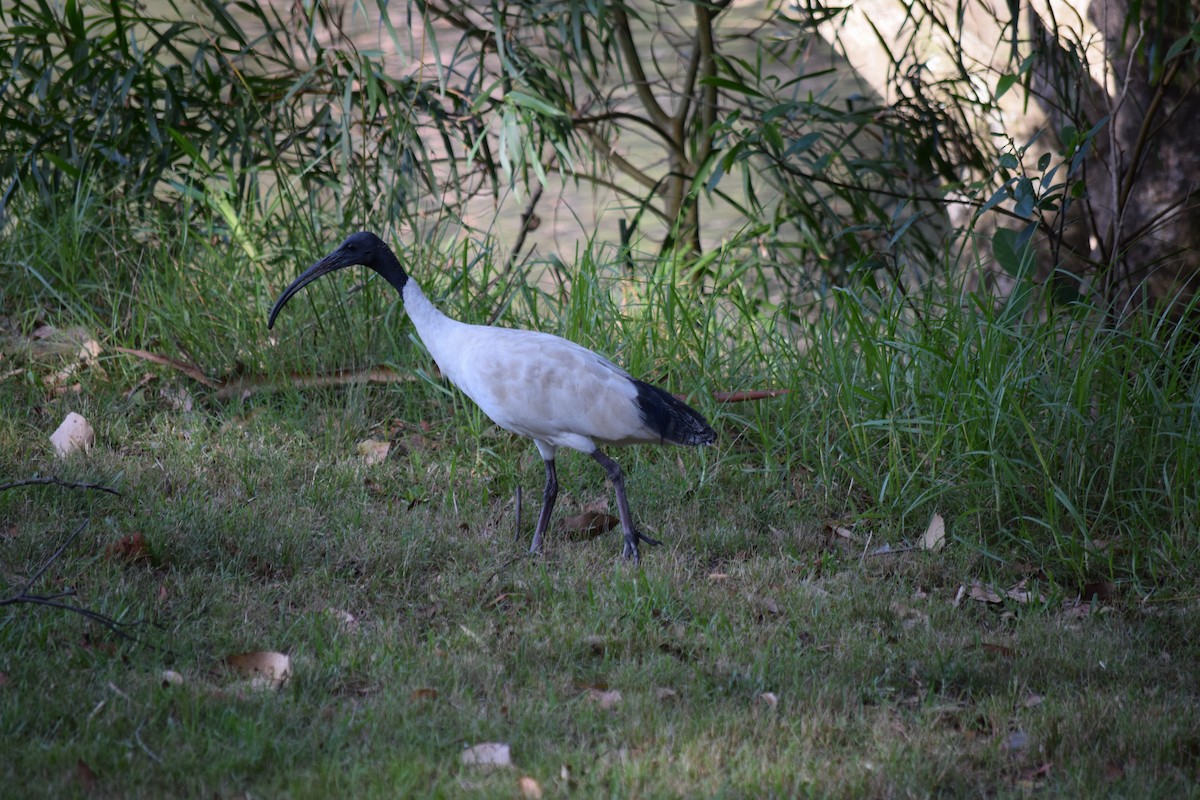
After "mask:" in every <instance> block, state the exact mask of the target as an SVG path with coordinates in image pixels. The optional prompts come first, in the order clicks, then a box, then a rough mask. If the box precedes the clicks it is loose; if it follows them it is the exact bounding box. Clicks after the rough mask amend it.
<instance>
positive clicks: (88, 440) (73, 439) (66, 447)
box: [50, 411, 96, 458]
mask: <svg viewBox="0 0 1200 800" xmlns="http://www.w3.org/2000/svg"><path fill="white" fill-rule="evenodd" d="M50 443H51V444H53V445H54V451H55V452H56V453H57V454H58V457H59V458H66V457H67V456H69V455H71V453H74V452H75V451H76V450H87V449H88V448H90V447H91V446H92V445H93V444H95V443H96V432H95V431H94V430H92V426H91V425H90V424H89V423H88V421H87V420H86V419H84V418H83V417H82V416H81V415H79V414H76V413H75V412H74V411H72V412H71V413H70V414H67V416H66V419H64V420H63V421H62V424H61V425H59V426H58V430H56V431H54V433H52V434H50Z"/></svg>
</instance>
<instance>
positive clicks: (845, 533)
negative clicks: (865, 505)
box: [826, 524, 858, 542]
mask: <svg viewBox="0 0 1200 800" xmlns="http://www.w3.org/2000/svg"><path fill="white" fill-rule="evenodd" d="M826 527H828V529H829V531H830V532H831V533H833V534H834V535H835V536H839V537H841V538H842V539H847V540H849V541H851V542H857V541H858V534H857V533H855V532H854V531H852V530H850V529H849V528H847V527H845V526H844V525H833V524H830V525H828V526H826Z"/></svg>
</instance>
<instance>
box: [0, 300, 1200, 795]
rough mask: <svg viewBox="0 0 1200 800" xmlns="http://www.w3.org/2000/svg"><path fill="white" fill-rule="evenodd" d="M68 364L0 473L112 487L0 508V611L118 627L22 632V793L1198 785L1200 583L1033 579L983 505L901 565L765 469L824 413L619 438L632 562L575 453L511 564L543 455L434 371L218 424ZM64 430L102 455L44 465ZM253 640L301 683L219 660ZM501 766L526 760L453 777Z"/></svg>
mask: <svg viewBox="0 0 1200 800" xmlns="http://www.w3.org/2000/svg"><path fill="white" fill-rule="evenodd" d="M379 287H382V283H381V282H380V283H379V284H374V285H373V286H372V288H373V289H376V290H378V289H379ZM297 309H303V305H301V306H297ZM298 313H300V312H299V311H298ZM398 324H403V323H402V322H401V323H398ZM405 357H409V356H405ZM55 358H56V357H52V356H44V355H43V356H40V357H34V356H31V357H30V359H29V360H28V361H26V362H23V363H22V365H21V368H20V369H19V370H18V371H17V372H16V373H14V374H12V375H10V376H8V378H7V379H6V380H5V381H4V382H3V383H2V384H0V402H2V403H3V406H4V408H6V409H7V411H6V413H5V415H4V417H3V421H2V423H0V454H2V455H0V476H3V479H4V480H5V481H10V480H11V481H16V480H20V479H26V478H31V477H34V476H51V475H53V476H57V477H58V478H60V479H61V480H62V481H64V482H79V483H91V484H99V485H103V486H106V487H109V488H112V489H115V490H117V491H119V492H120V494H119V496H118V495H112V494H109V493H105V492H101V491H98V490H95V489H87V488H67V487H65V486H62V485H27V486H20V487H12V488H7V489H5V490H4V491H0V563H2V564H3V578H4V581H5V582H6V583H7V585H8V590H7V591H6V595H13V594H16V593H17V592H19V591H20V589H21V588H22V587H24V586H26V584H27V583H28V581H29V580H30V579H31V578H32V577H34V575H35V572H36V571H37V569H38V568H39V567H40V566H42V565H44V564H46V562H48V561H50V562H51V563H49V566H48V568H47V569H46V570H45V572H44V573H43V574H41V575H40V576H37V579H36V581H34V583H33V585H32V586H30V587H29V588H28V590H27V591H28V592H29V593H30V594H36V595H42V596H46V595H53V594H58V593H61V592H65V591H70V592H72V594H71V596H69V597H66V598H63V599H64V600H65V601H66V602H69V603H74V604H78V605H79V606H81V607H84V608H86V609H89V610H91V611H94V612H97V613H100V614H103V615H106V616H108V617H111V618H113V619H115V620H119V621H120V622H121V623H122V626H121V627H120V631H121V633H122V634H125V636H121V635H117V634H115V633H113V632H112V631H110V630H109V629H108V628H106V627H104V626H103V625H99V624H96V623H94V622H89V621H87V620H86V619H84V618H83V617H81V616H79V615H76V614H73V613H71V612H68V611H65V610H62V609H56V608H50V607H45V606H41V605H37V604H30V603H17V604H10V605H8V606H7V607H5V608H4V609H3V612H2V614H3V616H2V617H0V675H2V678H3V682H2V686H0V729H2V730H3V739H4V741H5V742H6V746H5V751H6V758H5V759H4V767H3V779H4V784H5V785H6V786H8V787H12V788H10V790H7V791H13V792H14V794H13V795H11V796H18V795H19V796H29V797H69V796H80V797H83V796H87V797H107V796H146V797H159V796H194V797H214V796H216V797H251V796H254V797H264V796H266V797H328V796H356V797H364V796H366V797H369V796H387V797H395V796H413V795H419V796H431V795H432V796H479V797H497V796H501V797H503V796H547V797H549V796H559V795H565V794H572V795H576V796H584V797H590V796H601V795H603V796H613V795H615V796H645V797H658V796H814V797H826V796H841V797H864V796H872V797H896V796H918V797H922V796H929V795H945V796H978V795H989V796H1016V795H1021V796H1024V795H1028V794H1036V795H1038V796H1063V797H1081V796H1100V795H1111V796H1139V797H1150V796H1160V797H1168V796H1169V797H1180V796H1185V795H1188V794H1194V793H1195V789H1194V782H1195V781H1196V779H1197V777H1200V697H1198V685H1197V682H1196V680H1195V672H1196V665H1197V663H1200V644H1198V643H1197V637H1196V635H1195V632H1196V631H1197V622H1198V619H1197V600H1196V597H1195V595H1194V593H1192V594H1191V595H1190V596H1189V594H1188V591H1187V590H1186V580H1181V581H1179V582H1176V583H1174V584H1170V583H1168V584H1167V589H1168V591H1166V593H1165V595H1160V594H1156V593H1154V592H1148V591H1144V590H1141V589H1139V587H1138V584H1137V583H1136V581H1134V580H1132V579H1130V578H1128V577H1127V576H1123V575H1122V574H1116V575H1115V576H1114V575H1113V574H1111V573H1106V572H1104V570H1100V573H1101V574H1104V575H1106V577H1105V578H1104V579H1103V580H1100V581H1097V582H1094V583H1093V584H1091V585H1090V586H1088V587H1084V586H1080V585H1072V584H1070V583H1069V581H1066V580H1057V581H1056V580H1051V579H1050V578H1049V577H1048V576H1047V571H1046V569H1044V568H1043V567H1042V566H1041V565H1039V563H1037V562H1036V561H1029V560H1025V559H1023V558H1022V557H1021V556H1020V553H1019V552H1014V551H1015V550H1019V548H1013V547H1011V546H1008V547H1007V549H1005V550H1004V558H1003V559H999V558H997V556H996V554H995V553H994V552H992V549H993V548H991V547H990V546H988V547H985V546H982V545H981V544H980V543H981V541H983V538H984V537H983V536H982V532H981V531H979V530H977V529H974V526H976V525H978V524H979V523H978V522H977V520H975V519H974V518H973V517H972V516H971V515H970V514H967V513H955V512H954V511H949V512H947V514H946V525H947V537H946V540H945V542H946V546H945V547H943V548H941V549H938V550H936V551H935V550H926V549H922V548H920V547H912V548H911V549H904V547H905V546H906V545H911V544H913V543H915V542H917V540H918V539H919V537H920V535H921V533H922V532H923V530H924V527H925V520H922V521H921V523H920V524H912V525H909V527H908V528H907V529H904V528H902V527H900V526H896V525H893V526H888V525H885V524H883V523H882V522H881V521H880V520H879V519H878V518H874V519H873V518H872V517H871V516H870V515H869V514H860V516H859V517H858V518H853V517H850V516H845V515H843V516H840V517H833V516H830V515H831V514H832V513H833V512H832V511H831V509H830V503H829V499H828V494H827V493H824V492H823V491H822V489H821V482H822V477H821V472H820V468H819V467H818V466H816V465H813V466H811V467H806V466H805V464H804V463H803V461H802V459H800V458H798V457H797V458H796V459H795V460H793V461H791V462H790V463H782V464H777V465H774V466H773V468H770V469H768V468H764V467H762V458H761V453H759V452H758V450H759V446H758V445H757V444H756V442H758V441H760V440H761V437H762V432H763V431H764V430H768V431H769V430H784V429H788V428H789V426H790V430H791V433H790V434H789V435H794V436H797V437H802V438H805V437H813V436H815V434H814V431H819V430H820V429H821V428H820V423H809V426H808V427H803V426H802V425H801V423H800V422H799V417H798V416H795V414H796V409H797V407H798V406H797V403H801V405H803V404H804V401H799V400H797V399H795V398H784V399H783V400H780V399H778V398H776V399H767V400H763V401H758V402H757V403H755V404H753V408H751V409H747V408H746V407H744V406H743V405H742V404H738V405H729V406H721V405H718V404H714V403H710V402H703V403H702V404H701V407H702V408H703V409H704V411H705V412H706V413H707V414H709V416H710V419H712V420H713V422H714V425H715V427H717V429H718V432H719V434H720V437H719V441H718V444H717V445H716V446H715V447H712V448H709V449H707V450H704V451H694V450H685V449H664V448H656V447H642V448H639V449H632V448H630V449H614V450H613V454H614V455H615V456H617V457H618V458H619V460H620V461H621V463H622V464H623V466H624V467H625V470H626V473H627V484H628V486H629V488H630V497H631V503H632V506H633V513H634V516H635V519H637V520H638V521H639V523H640V524H641V525H642V526H644V529H645V530H646V531H647V532H648V533H649V534H650V535H652V536H655V537H658V538H661V539H663V540H664V542H665V544H664V545H663V546H661V547H657V548H649V547H648V548H646V549H645V551H644V553H643V559H642V563H641V565H640V566H633V565H631V564H629V563H626V562H624V561H622V560H621V559H620V557H619V550H620V535H619V532H618V530H611V531H607V532H597V531H589V530H583V529H582V528H583V527H585V526H584V524H583V523H582V522H581V521H580V520H579V519H578V517H579V515H580V514H582V513H584V512H601V511H607V510H610V509H614V508H615V503H614V502H613V500H612V497H611V489H610V487H608V486H607V485H606V483H605V480H604V476H603V474H602V471H601V470H600V469H599V468H598V467H597V466H596V465H595V464H594V463H593V462H592V461H591V460H590V459H587V458H585V457H582V456H579V455H577V454H575V455H570V454H565V455H564V456H563V457H562V458H561V459H560V483H561V485H562V487H563V494H562V495H561V497H560V501H559V502H560V507H559V511H558V512H557V514H556V518H555V524H554V526H553V527H552V529H551V535H550V538H549V540H548V543H547V547H546V551H545V553H544V555H541V556H537V557H530V556H528V555H527V554H526V548H527V546H528V541H529V538H530V536H531V534H532V526H533V522H534V518H535V514H536V510H537V503H538V500H539V499H540V492H539V491H538V489H540V485H541V477H542V468H541V462H540V459H538V457H537V454H536V451H535V450H534V448H533V447H532V446H531V445H530V444H529V443H528V442H526V441H524V440H519V439H517V438H516V437H513V436H510V435H509V434H506V433H504V432H502V431H500V430H499V429H497V428H494V427H493V426H491V425H490V424H489V423H487V422H486V420H483V419H481V418H480V417H479V415H478V413H477V412H474V411H473V410H472V408H471V407H470V405H469V403H468V401H465V400H464V399H463V398H461V396H458V395H455V394H453V393H447V392H445V391H443V390H442V388H441V387H440V386H439V384H437V382H436V381H434V380H432V379H430V380H428V381H417V382H412V381H404V382H399V383H393V384H388V385H370V386H364V385H361V384H354V385H350V386H338V387H318V388H306V389H293V388H282V389H279V390H277V391H272V390H269V389H267V388H264V389H262V390H260V391H256V392H254V393H251V394H250V395H249V396H247V397H245V398H242V399H234V400H231V401H226V402H220V401H217V400H215V399H213V398H212V396H211V394H212V393H211V392H208V391H206V390H204V388H203V387H200V386H197V385H196V384H195V383H194V382H192V381H190V380H189V379H188V378H187V377H186V376H182V375H180V374H178V373H177V372H176V371H174V370H171V369H167V368H162V369H159V370H152V371H151V372H150V373H148V375H149V377H145V378H142V379H141V383H140V385H139V383H138V382H136V381H133V380H131V379H127V380H122V379H120V376H121V375H124V374H126V373H128V372H129V371H130V370H129V368H128V366H127V364H128V362H129V360H130V359H131V357H129V356H126V355H121V354H109V353H107V352H106V354H105V355H104V356H102V357H101V359H100V361H99V362H98V363H95V364H93V365H91V366H86V367H83V368H81V370H80V372H79V373H78V374H77V375H76V377H77V378H79V379H80V381H81V383H82V384H83V385H82V387H81V389H80V391H78V392H73V391H68V392H65V393H61V394H56V393H54V392H53V391H47V390H46V387H45V386H44V384H43V381H42V377H43V376H44V375H45V374H46V371H47V370H49V369H50V368H51V366H53V364H54V363H60V361H55ZM61 360H66V361H69V360H70V359H69V358H67V359H61ZM10 363H12V361H11V360H10ZM106 364H107V366H108V372H107V373H105V374H104V375H103V376H101V372H100V371H101V370H102V369H103V368H104V366H105V365H106ZM122 364H125V365H126V366H125V367H122ZM417 367H420V364H419V363H418V364H417V365H410V366H409V368H410V369H413V370H414V371H415V370H416V368H417ZM401 368H403V366H401ZM141 369H142V365H140V364H138V365H137V369H136V370H133V372H134V374H137V373H139V372H140V371H141ZM814 402H816V401H814ZM68 411H76V412H78V413H81V414H83V415H84V416H85V417H87V418H88V419H89V420H90V421H91V422H92V424H93V425H94V427H95V430H96V444H95V445H94V446H93V447H92V448H91V450H90V451H88V452H86V453H85V452H80V453H77V454H75V455H72V456H70V457H68V458H66V459H59V458H58V457H57V456H56V455H55V454H54V452H53V449H52V448H51V446H50V444H49V442H48V439H47V437H48V436H49V434H50V433H51V432H52V431H53V430H54V428H55V427H56V426H57V425H58V423H59V422H60V421H61V419H62V417H63V416H65V414H66V413H67V412H68ZM369 439H374V440H377V441H388V442H390V444H391V448H390V450H389V452H388V454H387V457H386V458H384V459H383V460H382V461H379V462H377V463H374V464H368V463H367V462H368V459H367V458H366V456H365V454H364V452H363V451H362V450H361V449H360V448H359V447H358V445H359V443H360V442H363V441H366V440H369ZM803 449H804V448H800V447H798V448H797V451H798V452H800V451H802V450H803ZM518 487H523V488H524V490H525V491H524V497H525V502H524V506H525V509H524V513H523V519H522V528H521V531H520V535H519V539H520V541H519V542H516V543H514V524H515V519H514V511H515V503H514V499H515V494H516V490H517V488H518ZM843 511H845V509H843ZM84 521H86V523H87V524H86V527H84V528H83V529H82V531H81V532H80V533H79V535H78V537H77V538H75V539H74V540H73V541H71V542H70V544H69V546H67V547H66V549H65V550H64V551H63V552H62V553H61V555H58V556H57V557H56V558H53V559H52V556H53V554H54V552H55V550H56V549H57V548H58V547H59V546H60V545H62V544H63V543H64V542H65V541H66V540H67V537H68V536H69V535H70V534H71V533H72V531H74V530H75V529H76V528H77V527H78V526H79V525H80V524H81V523H82V522H84ZM881 544H887V547H881ZM1183 568H1184V569H1185V570H1186V564H1185V565H1184V567H1183ZM1185 574H1186V573H1185ZM1113 577H1115V578H1116V580H1115V581H1114V580H1112V578H1113ZM1014 587H1015V588H1014ZM1010 590H1012V591H1010ZM1084 591H1088V592H1090V593H1091V596H1082V595H1081V593H1082V592H1084ZM133 623H138V624H133ZM128 637H132V638H128ZM259 651H267V652H277V653H281V654H284V655H286V656H287V657H288V669H287V673H286V675H277V674H276V675H266V676H264V675H262V674H258V675H255V674H253V673H251V672H247V671H245V670H239V669H238V668H236V666H235V665H236V664H237V662H238V659H237V658H236V657H237V656H239V655H240V654H245V653H255V652H259ZM231 657H234V658H232V659H231ZM271 677H274V678H280V677H282V678H284V679H283V680H271V679H270V678H271ZM486 743H498V744H504V745H507V746H508V748H509V751H508V752H509V758H510V761H511V763H509V764H507V765H486V764H485V765H480V764H471V763H468V762H469V761H470V759H471V758H472V754H475V753H478V752H480V751H477V750H472V749H471V748H473V747H475V746H477V745H480V744H486Z"/></svg>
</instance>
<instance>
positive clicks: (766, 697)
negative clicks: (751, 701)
mask: <svg viewBox="0 0 1200 800" xmlns="http://www.w3.org/2000/svg"><path fill="white" fill-rule="evenodd" d="M758 699H759V700H761V701H763V702H764V703H766V704H767V705H768V706H770V707H771V708H775V707H776V706H778V705H779V695H777V694H775V693H774V692H763V693H762V694H760V695H759V696H758Z"/></svg>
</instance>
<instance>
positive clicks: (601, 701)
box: [587, 688, 621, 711]
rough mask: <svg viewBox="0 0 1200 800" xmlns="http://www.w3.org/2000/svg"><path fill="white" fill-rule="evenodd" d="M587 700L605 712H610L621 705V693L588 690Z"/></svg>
mask: <svg viewBox="0 0 1200 800" xmlns="http://www.w3.org/2000/svg"><path fill="white" fill-rule="evenodd" d="M587 699H588V700H591V701H592V702H593V703H595V704H596V705H598V706H600V708H602V709H604V710H605V711H610V710H612V709H614V708H616V707H617V706H619V705H620V704H621V692H620V691H619V690H617V689H609V690H607V691H605V690H603V689H595V688H592V689H588V690H587Z"/></svg>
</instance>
